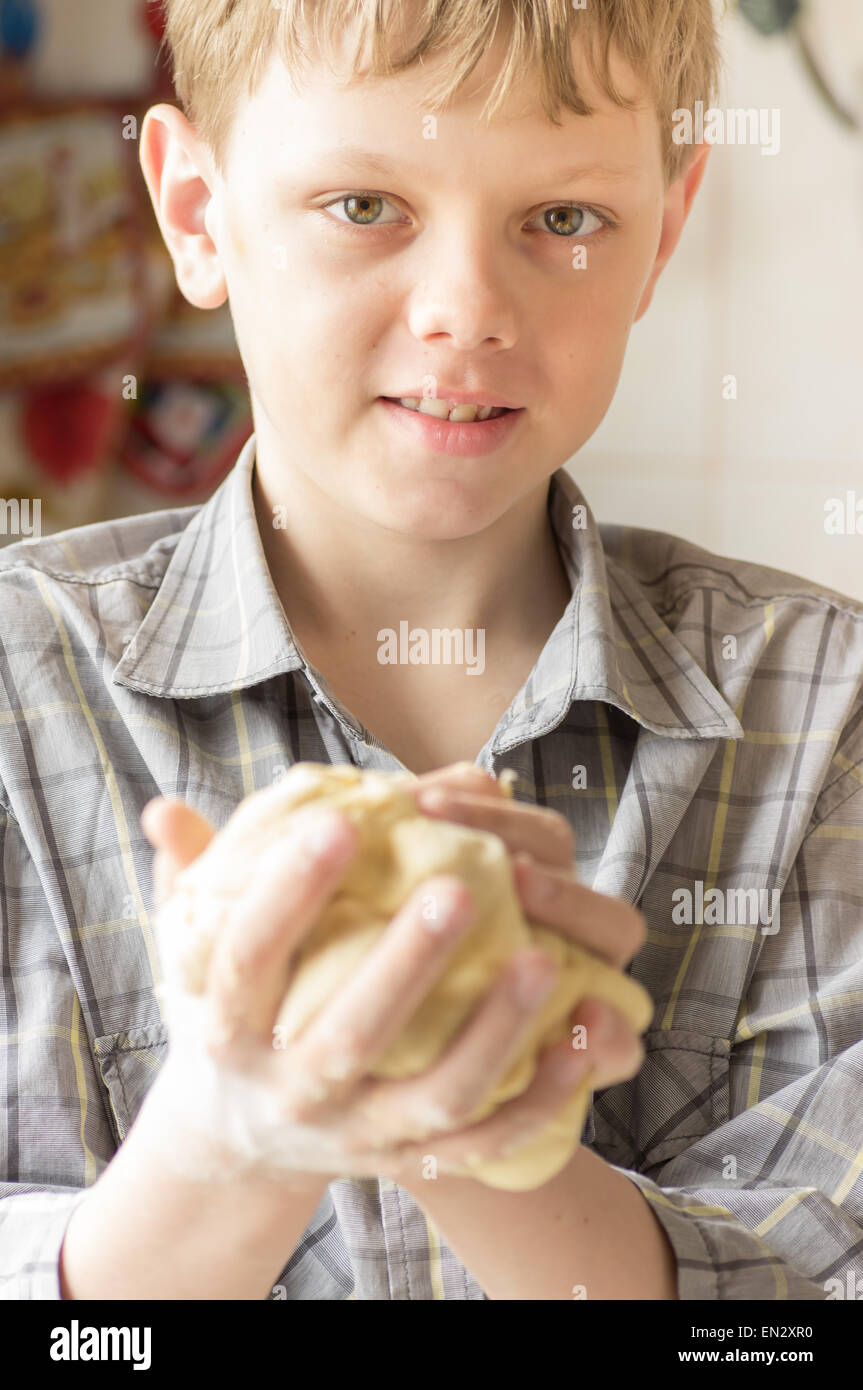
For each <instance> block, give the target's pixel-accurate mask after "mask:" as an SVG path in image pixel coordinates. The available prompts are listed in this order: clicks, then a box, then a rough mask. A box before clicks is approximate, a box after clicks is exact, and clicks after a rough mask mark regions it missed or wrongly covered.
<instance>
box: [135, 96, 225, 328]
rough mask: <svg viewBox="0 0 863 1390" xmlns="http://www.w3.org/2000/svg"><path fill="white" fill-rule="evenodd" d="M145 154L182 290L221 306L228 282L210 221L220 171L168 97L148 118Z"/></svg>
mask: <svg viewBox="0 0 863 1390" xmlns="http://www.w3.org/2000/svg"><path fill="white" fill-rule="evenodd" d="M140 159H141V168H142V170H143V174H144V179H145V180H146V183H147V189H148V191H149V194H150V198H151V200H152V203H153V209H154V211H155V214H156V220H157V221H158V223H159V229H160V231H161V233H162V238H163V240H164V242H165V245H166V246H167V248H168V251H169V253H170V256H171V259H172V261H173V262H174V274H175V276H176V277H177V284H178V285H179V287H180V290H181V291H182V293H183V295H184V296H185V297H186V299H188V301H189V303H190V304H194V306H195V307H196V308H197V309H218V308H219V306H220V305H221V304H224V303H225V300H226V299H227V297H228V286H227V281H226V279H225V275H224V272H223V270H222V266H221V261H220V258H219V252H218V248H217V246H216V243H215V242H214V241H213V238H212V236H211V234H210V229H209V226H208V212H209V211H210V209H211V207H212V199H213V188H214V184H215V177H216V175H215V170H214V168H213V162H212V157H211V155H210V152H209V150H208V149H207V148H206V146H205V145H204V142H203V141H202V140H201V138H200V136H199V135H198V132H197V131H196V129H195V127H194V126H193V125H191V123H190V122H189V121H188V120H187V119H186V117H185V116H184V115H183V112H182V111H180V110H179V108H178V107H176V106H170V105H168V104H167V103H164V104H161V105H159V106H152V107H151V108H150V110H149V111H148V112H147V114H146V116H145V118H144V123H143V125H142V127H141V140H140Z"/></svg>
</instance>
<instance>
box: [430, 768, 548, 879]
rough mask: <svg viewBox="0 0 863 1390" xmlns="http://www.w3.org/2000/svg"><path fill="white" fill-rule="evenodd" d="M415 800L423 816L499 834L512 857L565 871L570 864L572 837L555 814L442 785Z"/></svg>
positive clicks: (431, 788)
mask: <svg viewBox="0 0 863 1390" xmlns="http://www.w3.org/2000/svg"><path fill="white" fill-rule="evenodd" d="M416 799H417V804H418V806H419V808H420V810H421V811H422V812H423V814H424V815H428V816H434V817H439V818H440V819H443V820H452V821H457V822H458V823H459V824H460V825H468V826H471V827H473V828H475V829H477V830H489V831H491V832H492V834H494V835H499V836H500V838H501V839H502V840H503V842H504V844H505V845H506V847H507V849H508V850H509V851H510V853H511V854H516V853H519V852H523V853H526V854H531V855H533V857H534V858H535V859H539V860H541V861H543V862H544V863H547V864H556V865H559V866H561V867H567V868H568V867H570V866H571V864H572V859H573V855H574V853H575V835H574V834H573V831H572V827H571V826H570V824H569V822H568V821H567V820H565V819H564V817H563V816H561V815H560V814H559V813H558V812H557V811H550V810H548V808H547V807H545V806H528V805H526V804H525V803H524V802H522V801H511V800H510V799H509V798H508V797H507V798H506V799H504V798H503V797H501V799H500V800H492V799H491V798H490V797H487V796H476V795H473V794H469V793H467V792H461V791H459V792H455V791H449V790H447V789H446V788H444V787H441V786H435V787H427V788H422V789H421V790H418V791H417V793H416Z"/></svg>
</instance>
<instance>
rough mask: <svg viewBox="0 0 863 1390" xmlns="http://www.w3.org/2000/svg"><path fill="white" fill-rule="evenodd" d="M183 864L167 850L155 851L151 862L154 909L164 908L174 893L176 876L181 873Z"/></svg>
mask: <svg viewBox="0 0 863 1390" xmlns="http://www.w3.org/2000/svg"><path fill="white" fill-rule="evenodd" d="M185 867H186V866H185V864H183V863H181V861H180V860H179V859H177V858H175V856H174V855H173V854H169V853H168V852H167V850H163V849H160V850H158V851H157V853H156V856H155V858H154V860H153V896H154V898H155V901H156V908H157V909H159V908H161V907H163V906H164V904H165V903H166V902H167V901H168V899H169V898H170V897H171V895H172V894H173V892H174V889H175V887H176V883H177V875H178V874H180V873H182V871H183V869H184V868H185Z"/></svg>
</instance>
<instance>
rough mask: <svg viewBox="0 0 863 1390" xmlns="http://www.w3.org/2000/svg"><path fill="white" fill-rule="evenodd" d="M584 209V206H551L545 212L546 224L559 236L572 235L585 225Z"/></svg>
mask: <svg viewBox="0 0 863 1390" xmlns="http://www.w3.org/2000/svg"><path fill="white" fill-rule="evenodd" d="M584 211H585V210H584V208H568V207H559V208H549V209H548V212H546V214H545V222H546V226H547V227H548V228H549V230H550V231H552V232H556V233H557V235H558V236H572V235H573V233H575V232H580V231H581V229H582V227H583V226H584ZM573 224H574V225H573Z"/></svg>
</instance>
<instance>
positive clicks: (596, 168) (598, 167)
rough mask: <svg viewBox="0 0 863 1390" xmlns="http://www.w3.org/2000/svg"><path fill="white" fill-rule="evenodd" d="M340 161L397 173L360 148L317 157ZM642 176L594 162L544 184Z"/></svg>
mask: <svg viewBox="0 0 863 1390" xmlns="http://www.w3.org/2000/svg"><path fill="white" fill-rule="evenodd" d="M338 159H343V160H345V161H346V162H349V163H352V164H364V165H365V166H366V168H368V169H374V170H375V171H376V172H377V173H379V174H383V175H385V176H389V175H391V174H393V173H397V172H398V169H397V166H396V165H395V164H393V163H391V162H390V160H388V159H386V158H384V156H383V155H379V154H375V153H374V151H372V150H364V149H363V148H362V146H361V145H338V146H336V147H335V149H332V150H327V151H326V152H321V153H320V154H318V155H317V156H316V162H321V163H324V162H325V161H327V160H333V161H335V160H338ZM640 173H641V165H639V164H605V163H603V162H602V161H599V160H597V161H594V162H593V163H591V164H575V165H573V166H571V167H570V168H569V169H563V170H560V171H559V172H558V173H556V174H552V175H551V176H550V177H549V178H548V179H544V180H543V182H544V183H548V184H552V183H574V182H576V180H578V179H585V178H595V179H605V180H607V181H608V182H610V183H612V182H613V183H620V182H623V181H624V180H625V179H632V178H635V177H637V176H638V174H640Z"/></svg>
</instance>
